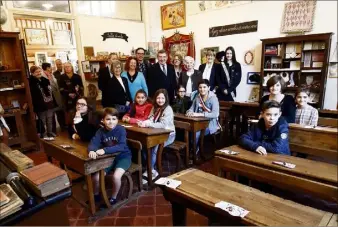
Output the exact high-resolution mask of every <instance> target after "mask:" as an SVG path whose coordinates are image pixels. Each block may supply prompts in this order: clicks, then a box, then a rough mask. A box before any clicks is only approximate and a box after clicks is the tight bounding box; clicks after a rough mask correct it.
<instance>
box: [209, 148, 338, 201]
mask: <svg viewBox="0 0 338 227" xmlns="http://www.w3.org/2000/svg"><path fill="white" fill-rule="evenodd" d="M224 149H227V150H231V151H238V152H239V154H237V155H228V154H224V153H222V152H220V151H216V152H215V158H214V160H213V168H214V173H215V174H216V175H219V176H221V175H223V174H222V173H223V171H229V172H233V173H237V174H239V175H242V176H246V177H248V178H250V179H251V180H257V181H261V182H264V183H268V184H271V185H274V186H276V187H279V188H283V189H287V190H290V191H299V192H304V193H309V194H312V195H315V196H318V197H320V198H322V199H326V200H330V201H334V202H337V201H338V198H337V195H338V175H337V166H336V165H332V164H328V163H324V162H317V161H313V160H308V159H304V158H298V157H294V156H288V155H279V154H271V153H268V154H267V155H266V156H263V155H259V154H257V153H255V152H252V151H248V150H245V149H243V148H241V147H239V146H237V145H234V146H231V147H226V148H224ZM273 161H282V162H289V163H292V164H295V165H296V167H295V168H294V169H289V168H285V167H283V166H279V165H276V164H273V163H272V162H273ZM227 177H230V176H229V175H228V176H227Z"/></svg>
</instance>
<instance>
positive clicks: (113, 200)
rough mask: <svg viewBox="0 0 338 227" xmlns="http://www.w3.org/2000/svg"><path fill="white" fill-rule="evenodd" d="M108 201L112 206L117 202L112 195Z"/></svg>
mask: <svg viewBox="0 0 338 227" xmlns="http://www.w3.org/2000/svg"><path fill="white" fill-rule="evenodd" d="M109 203H110V205H112V206H113V205H115V204H116V203H117V200H116V199H114V198H113V197H112V198H110V199H109Z"/></svg>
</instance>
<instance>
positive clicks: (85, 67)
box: [81, 61, 91, 73]
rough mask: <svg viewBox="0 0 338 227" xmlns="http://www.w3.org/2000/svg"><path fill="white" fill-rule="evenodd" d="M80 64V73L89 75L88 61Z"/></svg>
mask: <svg viewBox="0 0 338 227" xmlns="http://www.w3.org/2000/svg"><path fill="white" fill-rule="evenodd" d="M81 63H82V71H83V72H84V73H90V72H91V71H90V63H89V61H82V62H81Z"/></svg>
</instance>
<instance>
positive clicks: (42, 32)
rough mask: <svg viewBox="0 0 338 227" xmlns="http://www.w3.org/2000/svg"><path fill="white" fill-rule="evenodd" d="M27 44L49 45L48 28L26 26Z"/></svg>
mask: <svg viewBox="0 0 338 227" xmlns="http://www.w3.org/2000/svg"><path fill="white" fill-rule="evenodd" d="M25 35H26V42H27V45H48V38H47V31H46V29H36V28H25Z"/></svg>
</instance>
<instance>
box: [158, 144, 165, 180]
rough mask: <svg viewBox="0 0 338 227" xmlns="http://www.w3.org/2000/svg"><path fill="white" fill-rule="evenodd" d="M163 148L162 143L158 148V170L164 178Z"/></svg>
mask: <svg viewBox="0 0 338 227" xmlns="http://www.w3.org/2000/svg"><path fill="white" fill-rule="evenodd" d="M163 147H164V144H163V143H161V144H160V145H159V146H158V150H157V161H156V162H157V169H158V173H159V174H160V177H162V176H163V169H162V153H163Z"/></svg>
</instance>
